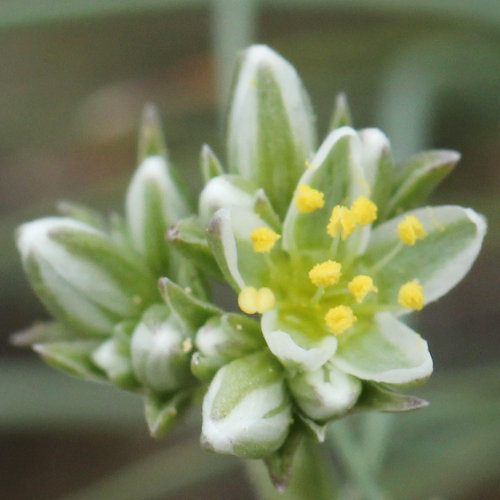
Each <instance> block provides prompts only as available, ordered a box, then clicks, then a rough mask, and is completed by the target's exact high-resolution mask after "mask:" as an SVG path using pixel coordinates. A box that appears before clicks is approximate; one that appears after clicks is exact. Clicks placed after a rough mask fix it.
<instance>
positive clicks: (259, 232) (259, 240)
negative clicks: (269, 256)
mask: <svg viewBox="0 0 500 500" xmlns="http://www.w3.org/2000/svg"><path fill="white" fill-rule="evenodd" d="M280 238H281V236H280V235H279V234H278V233H275V232H274V231H273V230H272V229H269V228H268V227H259V228H257V229H254V230H253V231H252V232H251V233H250V239H251V240H252V243H253V251H254V252H260V253H268V252H270V251H271V249H272V248H273V247H274V244H275V243H276V242H277V241H278V240H279V239H280Z"/></svg>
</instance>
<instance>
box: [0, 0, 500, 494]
mask: <svg viewBox="0 0 500 500" xmlns="http://www.w3.org/2000/svg"><path fill="white" fill-rule="evenodd" d="M252 42H259V43H267V44H269V45H271V46H272V47H273V48H274V49H275V50H277V51H278V52H280V53H281V54H282V55H283V56H284V57H285V58H286V59H288V60H289V61H290V62H291V63H292V64H294V65H295V67H296V68H297V70H298V71H299V73H300V74H301V76H302V78H303V80H304V83H305V85H306V87H307V89H308V91H309V94H310V96H311V98H312V102H313V105H314V108H315V110H316V114H317V123H318V127H319V130H320V137H322V136H324V134H325V133H326V130H327V125H328V119H329V116H330V113H331V110H332V108H333V103H334V99H335V96H336V94H337V93H338V92H340V91H345V92H346V93H347V96H348V98H349V103H350V106H351V111H352V114H353V117H354V123H355V126H356V127H357V128H362V127H367V126H378V127H380V128H382V129H383V130H384V131H385V132H386V133H387V134H388V136H389V138H390V139H391V142H392V144H393V148H394V155H395V158H396V160H401V159H403V158H404V157H406V156H408V155H410V154H412V153H415V152H418V151H419V150H421V149H424V148H449V149H456V150H458V151H460V152H461V153H462V155H463V157H462V161H461V162H460V164H459V166H458V167H457V169H456V171H455V172H454V174H453V175H452V176H451V177H450V178H449V179H447V180H446V181H445V183H444V184H443V185H442V186H441V188H440V189H439V191H438V193H437V195H435V196H434V199H433V200H432V201H433V202H434V203H457V204H461V205H465V206H472V207H474V208H475V209H477V210H478V211H480V212H482V213H484V214H485V215H486V216H487V218H488V221H489V233H488V236H487V238H486V242H485V247H484V249H483V252H482V254H481V255H480V257H479V260H478V262H477V263H476V265H475V267H474V268H473V270H472V272H471V273H470V274H469V275H468V277H467V278H466V279H465V280H464V281H463V282H462V283H461V284H460V285H459V286H458V287H457V288H456V289H455V290H454V291H453V292H452V293H450V294H449V295H448V296H447V297H445V298H443V299H441V300H440V301H439V304H438V305H431V306H429V307H428V308H427V309H426V310H425V312H424V313H422V314H421V315H420V319H419V329H420V330H421V331H422V332H423V334H424V336H425V338H426V339H428V341H429V343H430V347H431V352H432V353H433V357H434V360H435V366H436V374H435V376H434V377H433V378H432V379H431V381H430V382H429V383H428V384H427V385H426V386H425V387H422V388H420V389H417V390H416V392H417V393H418V394H419V395H421V396H422V397H424V398H427V399H429V400H430V401H431V406H430V408H428V409H426V410H423V411H421V412H417V413H415V414H412V415H403V416H399V417H395V418H393V419H392V423H393V432H392V434H390V437H389V438H388V445H387V446H388V448H387V458H386V464H385V466H384V468H383V472H382V475H381V478H382V483H383V485H384V487H386V488H387V489H388V490H389V491H390V492H392V495H393V498H395V499H400V498H404V499H410V500H411V499H423V498H450V499H460V500H466V499H497V498H500V470H499V469H500V467H499V464H500V428H499V421H500V399H499V394H500V368H499V366H498V360H499V359H500V336H499V335H498V327H497V325H498V324H499V322H500V321H499V320H500V318H499V313H498V305H497V304H498V300H499V286H498V285H499V282H500V266H499V264H498V262H499V258H500V230H499V222H500V210H499V209H500V196H499V195H500V189H499V188H500V168H499V167H500V118H499V117H500V3H498V2H496V1H494V0H440V1H438V2H436V1H431V0H408V1H403V0H330V1H327V0H307V1H306V0H302V1H300V0H267V1H265V0H258V1H257V0H253V1H252V0H247V1H245V0H241V1H237V0H212V1H209V0H205V1H203V0H108V1H102V0H99V1H98V0H45V1H43V0H2V1H0V178H1V182H0V269H1V281H0V294H1V297H0V304H1V307H2V322H1V326H0V328H1V332H0V498H4V499H9V500H10V499H14V500H22V499H37V500H38V499H40V500H42V499H54V498H61V499H62V498H64V499H66V500H69V499H73V500H74V499H83V500H84V499H115V498H116V499H118V498H119V499H131V500H140V499H163V498H168V499H181V498H182V499H196V498H201V497H203V498H205V499H212V498H213V499H219V498H239V499H240V500H245V499H252V498H254V496H253V493H252V492H251V489H250V486H249V484H248V482H247V481H246V478H245V474H244V470H243V468H242V466H241V464H240V463H239V462H238V461H237V460H236V459H230V458H225V457H219V456H214V455H210V454H208V453H205V452H202V451H200V450H199V445H198V435H199V422H198V420H197V417H196V412H195V414H193V416H192V417H191V418H190V419H188V422H187V424H185V425H183V426H181V427H179V428H178V429H177V430H176V431H174V432H173V434H172V436H171V437H169V438H167V439H165V440H164V441H162V442H155V441H153V440H152V439H151V438H149V436H148V433H147V430H146V426H145V423H144V422H143V419H142V414H141V413H142V408H141V401H140V399H139V398H138V397H136V396H131V395H129V394H126V393H124V392H121V391H119V390H117V389H115V388H110V387H105V386H101V385H97V384H90V383H85V382H81V381H78V380H76V379H71V378H69V377H67V376H66V375H61V374H59V373H57V372H55V371H54V370H52V369H50V368H47V367H45V366H44V365H42V363H41V362H40V361H39V360H38V359H37V357H36V356H35V355H34V354H33V353H31V352H29V351H22V350H18V349H15V348H13V347H11V346H10V345H9V342H8V338H9V334H11V333H12V332H14V331H18V330H20V329H22V328H24V327H26V326H28V325H29V324H31V323H32V322H33V321H34V320H36V319H44V318H45V317H46V314H45V312H44V310H43V308H42V307H41V306H40V304H39V303H38V301H37V299H36V298H35V296H34V294H33V293H32V292H31V290H30V288H29V286H28V284H27V281H26V280H25V278H24V276H23V274H22V270H21V265H20V261H19V259H18V256H17V254H16V250H15V246H14V240H13V233H14V230H15V227H16V226H17V225H19V224H20V223H22V222H23V221H26V220H28V219H32V218H35V217H39V216H42V215H49V214H54V213H55V203H56V200H60V199H65V200H67V199H70V200H73V201H77V202H81V203H86V204H90V205H91V206H92V207H94V208H97V209H99V210H102V211H103V212H107V213H109V212H111V211H122V200H123V194H124V190H125V188H126V185H127V182H128V179H129V177H130V175H131V174H132V172H133V170H134V168H135V166H136V136H137V127H138V123H139V117H140V112H141V108H142V107H143V105H144V104H145V103H146V102H147V101H150V102H153V103H155V104H156V105H157V106H158V107H159V109H160V111H161V114H162V117H163V123H164V130H165V133H166V137H167V142H168V145H169V149H170V156H171V159H172V161H173V163H174V164H175V165H176V166H177V167H178V168H179V170H180V171H181V174H182V177H183V178H184V179H185V180H186V181H187V183H188V184H189V186H190V188H191V191H192V192H193V193H194V194H195V193H196V192H197V190H198V189H199V187H200V185H201V178H200V176H199V173H198V154H199V151H200V148H201V145H202V144H203V143H204V142H207V143H209V144H210V145H211V146H212V147H213V149H214V150H215V152H216V153H217V154H218V155H219V156H220V157H221V158H223V157H224V134H223V123H224V112H225V109H226V108H225V105H226V99H227V96H228V86H229V84H230V79H231V74H232V69H233V64H234V61H235V58H236V55H237V50H238V49H241V48H244V47H245V46H246V45H248V44H250V43H252ZM387 418H390V417H387Z"/></svg>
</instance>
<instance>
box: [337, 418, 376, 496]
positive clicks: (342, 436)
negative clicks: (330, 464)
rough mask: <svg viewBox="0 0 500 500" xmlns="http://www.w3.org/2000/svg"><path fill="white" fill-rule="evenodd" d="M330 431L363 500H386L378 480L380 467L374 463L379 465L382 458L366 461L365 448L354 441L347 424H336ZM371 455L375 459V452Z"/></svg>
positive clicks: (339, 454) (340, 422)
mask: <svg viewBox="0 0 500 500" xmlns="http://www.w3.org/2000/svg"><path fill="white" fill-rule="evenodd" d="M329 430H330V432H329V439H330V442H331V444H332V446H333V448H334V449H335V451H336V452H337V455H338V456H339V458H340V460H341V461H342V463H343V465H344V467H345V469H346V473H347V475H348V477H349V479H350V481H351V482H352V483H353V484H354V485H355V486H356V487H357V489H358V490H359V493H360V494H361V498H362V499H363V500H383V499H384V498H386V496H385V495H384V493H383V491H382V489H381V488H380V486H379V484H378V482H377V479H376V471H377V469H378V467H375V466H374V462H376V463H377V465H378V463H379V462H380V457H379V460H366V458H367V456H366V455H365V450H364V448H363V447H362V446H360V444H359V443H357V442H356V441H355V440H354V438H353V435H352V432H351V429H350V428H349V426H348V425H347V423H346V422H344V421H338V422H335V423H334V424H332V425H331V426H330V429H329ZM370 455H371V457H373V451H372V452H371V454H370ZM370 462H371V463H370Z"/></svg>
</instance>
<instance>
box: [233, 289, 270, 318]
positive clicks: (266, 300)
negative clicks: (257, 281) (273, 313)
mask: <svg viewBox="0 0 500 500" xmlns="http://www.w3.org/2000/svg"><path fill="white" fill-rule="evenodd" d="M275 301H276V300H275V298H274V293H273V291H272V290H271V289H270V288H259V289H258V290H257V289H256V288H254V287H253V286H247V287H246V288H243V290H241V292H240V293H239V295H238V305H239V306H240V309H241V310H242V311H243V312H245V313H247V314H255V313H259V314H263V313H265V312H266V311H269V309H272V308H273V307H274V303H275Z"/></svg>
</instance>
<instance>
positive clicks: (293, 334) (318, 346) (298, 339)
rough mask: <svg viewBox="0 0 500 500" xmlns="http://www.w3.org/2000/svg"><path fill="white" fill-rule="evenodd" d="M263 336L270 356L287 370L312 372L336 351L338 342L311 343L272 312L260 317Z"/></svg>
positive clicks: (275, 312) (311, 340) (316, 340)
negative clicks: (271, 354)
mask: <svg viewBox="0 0 500 500" xmlns="http://www.w3.org/2000/svg"><path fill="white" fill-rule="evenodd" d="M261 326H262V333H263V334H264V338H265V339H266V342H267V346H268V347H269V349H270V350H271V352H272V353H273V354H274V355H275V356H276V357H277V358H278V359H279V360H280V361H281V363H282V364H283V365H284V366H285V367H286V368H288V369H290V370H304V371H315V370H318V369H319V368H320V367H321V366H323V365H324V364H325V363H326V362H327V361H328V360H329V359H330V358H331V357H332V356H333V355H334V354H335V351H336V350H337V339H336V338H335V337H334V336H332V335H328V336H326V337H323V338H321V339H313V338H310V337H308V336H307V334H306V333H304V332H300V331H298V330H296V329H295V328H292V327H291V326H290V325H288V324H286V323H284V322H283V321H281V320H280V318H279V316H278V312H277V311H276V310H274V309H272V310H270V311H268V312H266V313H264V314H263V315H262V321H261Z"/></svg>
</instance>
